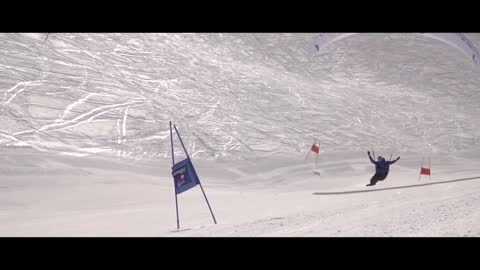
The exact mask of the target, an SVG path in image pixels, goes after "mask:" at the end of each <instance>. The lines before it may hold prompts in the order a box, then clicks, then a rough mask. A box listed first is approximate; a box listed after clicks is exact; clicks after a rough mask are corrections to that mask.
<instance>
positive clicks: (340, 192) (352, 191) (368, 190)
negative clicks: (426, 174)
mask: <svg viewBox="0 0 480 270" xmlns="http://www.w3.org/2000/svg"><path fill="white" fill-rule="evenodd" d="M475 179H480V176H477V177H469V178H460V179H454V180H447V181H440V182H432V183H424V184H417V185H408V186H398V187H388V188H377V189H363V190H350V191H334V192H314V193H313V195H342V194H352V193H365V192H376V191H383V190H392V189H402V188H412V187H421V186H430V185H439V184H447V183H453V182H460V181H469V180H475Z"/></svg>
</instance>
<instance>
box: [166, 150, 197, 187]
mask: <svg viewBox="0 0 480 270" xmlns="http://www.w3.org/2000/svg"><path fill="white" fill-rule="evenodd" d="M172 176H173V181H174V185H175V194H180V193H182V192H185V191H187V190H189V189H191V188H193V187H195V186H196V185H198V184H199V183H200V181H199V180H198V176H197V173H196V172H195V169H194V168H193V164H192V161H191V160H190V159H189V158H187V159H184V160H182V161H180V162H177V163H176V164H175V165H173V167H172Z"/></svg>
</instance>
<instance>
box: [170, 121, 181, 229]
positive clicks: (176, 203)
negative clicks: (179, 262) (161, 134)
mask: <svg viewBox="0 0 480 270" xmlns="http://www.w3.org/2000/svg"><path fill="white" fill-rule="evenodd" d="M170 142H171V145H172V166H174V165H175V158H174V155H173V135H172V121H170ZM173 190H174V191H175V189H173ZM175 209H176V210H177V230H179V229H180V219H179V218H178V200H177V192H175Z"/></svg>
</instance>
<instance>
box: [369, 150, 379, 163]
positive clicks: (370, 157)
mask: <svg viewBox="0 0 480 270" xmlns="http://www.w3.org/2000/svg"><path fill="white" fill-rule="evenodd" d="M367 153H368V158H369V159H370V161H371V162H372V163H373V164H377V162H376V161H375V160H373V158H372V156H370V151H368V152H367Z"/></svg>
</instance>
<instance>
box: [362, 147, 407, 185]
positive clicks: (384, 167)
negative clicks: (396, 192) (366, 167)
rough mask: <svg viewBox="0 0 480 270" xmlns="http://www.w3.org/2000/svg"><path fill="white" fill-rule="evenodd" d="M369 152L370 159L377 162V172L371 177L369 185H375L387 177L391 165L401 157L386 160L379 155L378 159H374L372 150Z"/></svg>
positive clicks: (374, 162)
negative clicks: (371, 153)
mask: <svg viewBox="0 0 480 270" xmlns="http://www.w3.org/2000/svg"><path fill="white" fill-rule="evenodd" d="M367 153H368V158H370V161H371V162H372V163H373V164H375V174H374V175H373V176H372V178H371V179H370V184H368V185H367V186H374V185H375V184H376V183H377V182H378V181H383V180H385V178H387V175H388V172H389V170H390V165H391V164H393V163H395V162H397V161H398V160H399V159H400V157H398V158H397V159H395V160H392V161H386V160H385V158H383V157H381V156H378V158H377V161H375V160H373V158H372V156H371V155H370V151H368V152H367Z"/></svg>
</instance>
